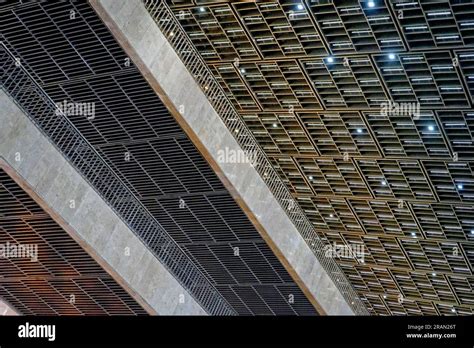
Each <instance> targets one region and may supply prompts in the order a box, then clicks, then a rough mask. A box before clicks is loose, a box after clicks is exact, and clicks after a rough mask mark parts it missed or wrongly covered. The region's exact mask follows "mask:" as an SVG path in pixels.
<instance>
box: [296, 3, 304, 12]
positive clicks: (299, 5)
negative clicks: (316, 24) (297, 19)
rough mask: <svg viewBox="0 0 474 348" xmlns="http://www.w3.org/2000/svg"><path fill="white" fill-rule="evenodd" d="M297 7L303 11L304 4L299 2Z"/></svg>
mask: <svg viewBox="0 0 474 348" xmlns="http://www.w3.org/2000/svg"><path fill="white" fill-rule="evenodd" d="M296 8H297V9H298V10H300V11H301V10H303V9H304V6H303V4H298V6H296Z"/></svg>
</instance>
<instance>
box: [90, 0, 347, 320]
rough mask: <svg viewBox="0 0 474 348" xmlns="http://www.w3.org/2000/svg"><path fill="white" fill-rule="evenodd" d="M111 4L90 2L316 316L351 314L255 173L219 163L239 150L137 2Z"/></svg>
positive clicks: (241, 166)
mask: <svg viewBox="0 0 474 348" xmlns="http://www.w3.org/2000/svg"><path fill="white" fill-rule="evenodd" d="M115 3H116V1H114V0H92V1H91V4H92V5H93V6H94V8H95V9H96V11H97V12H98V14H99V15H100V16H101V17H102V19H103V20H104V22H105V23H106V24H107V26H108V27H109V28H110V29H111V31H112V33H113V34H114V35H115V37H116V38H117V40H118V41H119V42H120V43H121V44H122V46H123V47H124V48H125V50H126V51H127V54H128V55H129V56H130V57H131V58H132V59H133V61H134V62H135V64H136V65H137V66H138V67H139V69H140V70H141V72H142V74H144V76H145V77H146V78H147V80H148V81H149V82H150V84H151V85H152V86H153V87H154V89H155V91H156V92H157V93H158V94H160V95H161V96H164V98H163V99H164V100H163V101H164V102H165V103H166V104H167V106H168V107H170V108H174V109H175V110H179V106H180V105H184V107H185V111H184V113H183V114H182V115H177V114H176V112H174V115H175V116H176V117H177V119H178V121H179V122H180V124H181V125H182V126H183V127H184V128H185V130H186V131H187V133H188V135H190V137H191V139H192V140H193V141H194V143H195V144H196V146H197V147H198V148H200V149H201V151H202V152H203V154H204V156H205V157H206V158H207V159H208V160H209V162H210V163H211V165H212V166H213V168H214V170H216V172H217V173H218V175H219V176H220V177H221V178H222V177H224V178H225V180H224V181H227V182H226V186H227V187H228V189H229V190H230V191H231V193H232V194H233V195H234V197H235V198H236V199H237V200H238V201H239V200H241V201H242V202H244V205H245V206H246V207H245V209H244V210H245V211H246V213H247V214H248V215H249V217H250V218H251V220H254V219H253V218H255V217H256V218H257V220H258V223H259V225H260V226H261V227H260V228H259V227H258V226H257V229H258V230H259V231H260V233H262V235H264V238H266V240H267V241H268V240H270V241H271V243H270V246H271V247H272V249H273V250H274V251H276V252H277V254H281V255H282V256H283V257H281V256H279V259H280V260H281V261H282V262H283V264H284V265H285V266H286V268H287V269H288V271H289V272H290V274H292V276H293V278H295V281H297V282H298V283H299V284H300V286H302V288H303V290H304V291H305V292H306V294H307V295H309V297H310V299H311V300H312V301H313V303H315V305H316V307H317V308H318V309H319V311H320V312H323V313H326V314H330V315H352V314H353V312H352V310H351V309H350V307H349V306H348V304H347V303H346V301H345V299H344V298H343V297H342V296H341V294H340V292H339V290H338V289H337V288H336V287H335V285H334V283H333V282H332V280H331V279H330V278H329V277H328V275H327V273H326V272H325V270H324V269H323V268H322V266H321V264H320V263H319V262H318V260H317V258H316V257H315V255H314V254H313V252H312V251H311V250H310V248H309V247H308V246H307V244H306V242H305V241H304V240H303V238H302V236H301V235H300V233H299V232H298V231H297V229H296V228H295V226H294V225H293V223H292V222H291V221H290V219H289V218H288V217H287V215H286V214H285V212H284V211H283V209H282V208H281V206H280V205H279V203H278V202H277V201H276V200H275V198H274V197H273V195H272V193H271V192H270V191H269V189H268V187H267V186H266V184H265V183H264V182H263V180H262V179H261V177H260V175H259V174H258V173H257V172H256V171H255V169H254V168H253V167H252V166H251V165H250V164H245V163H242V164H237V165H236V164H232V163H218V161H217V159H218V151H219V150H222V149H225V148H226V147H227V148H228V149H230V150H234V151H239V150H240V146H239V145H238V143H237V142H236V140H235V139H234V138H233V136H232V134H231V133H230V132H229V130H228V129H227V128H226V126H225V125H224V124H223V122H222V121H221V120H220V118H219V116H218V115H217V114H216V112H215V110H214V109H213V108H212V106H211V104H210V103H209V102H208V100H207V98H206V96H205V95H204V94H203V93H202V91H201V89H200V88H199V86H198V85H197V84H196V83H195V81H194V79H193V77H192V76H191V75H190V73H189V72H188V71H187V69H186V67H185V66H184V65H183V63H182V62H181V61H180V60H179V58H178V56H177V54H176V52H175V51H174V49H173V48H172V47H171V46H170V44H169V43H168V42H167V40H166V38H165V37H164V36H163V34H162V33H161V31H160V30H159V28H158V27H157V26H156V24H155V23H154V22H153V19H152V18H151V17H150V16H149V14H148V12H147V11H146V9H145V7H144V5H143V4H142V2H141V1H140V0H129V1H127V4H126V5H124V6H123V7H119V6H117V5H116V4H115ZM135 23H140V27H139V28H138V27H137V26H136V24H135ZM184 86H185V88H184ZM242 202H241V203H242Z"/></svg>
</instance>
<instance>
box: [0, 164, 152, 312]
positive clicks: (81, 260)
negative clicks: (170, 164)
mask: <svg viewBox="0 0 474 348" xmlns="http://www.w3.org/2000/svg"><path fill="white" fill-rule="evenodd" d="M0 244H1V245H2V246H3V249H2V250H4V251H5V250H10V249H9V248H10V247H8V245H11V246H16V247H17V248H19V246H20V245H22V246H23V247H24V248H25V247H27V246H29V245H31V246H33V247H35V248H37V249H35V250H37V251H34V250H33V249H30V250H31V252H30V254H28V255H26V254H25V255H22V257H16V256H20V255H14V256H15V257H1V258H0V274H1V275H0V297H2V298H3V299H4V300H6V301H7V302H8V303H9V304H10V305H12V306H13V308H14V309H15V310H16V311H18V312H19V313H20V314H24V315H147V312H146V311H145V310H144V309H143V308H142V307H141V306H140V305H139V304H138V303H137V302H136V301H135V300H134V299H133V298H132V297H131V296H130V295H129V294H128V293H127V292H126V291H125V290H124V289H123V288H122V287H121V286H120V285H119V284H117V282H116V281H115V280H114V279H113V278H112V277H111V276H110V275H109V274H108V273H107V272H106V271H105V270H103V269H102V267H100V266H99V265H98V264H97V263H96V262H95V261H94V259H93V258H92V257H91V256H89V255H88V254H87V252H86V251H84V250H83V249H82V247H81V246H80V245H79V244H77V243H76V242H75V241H74V240H73V239H72V238H71V237H70V236H69V235H68V234H67V232H66V231H64V230H63V229H62V228H61V227H60V226H59V225H58V224H57V223H56V222H55V221H54V220H53V219H52V218H51V217H50V216H49V215H48V214H47V213H46V212H45V211H44V210H43V209H42V208H41V207H40V206H39V205H38V204H37V203H36V202H35V201H34V200H33V199H31V198H30V196H29V195H28V194H27V193H26V192H25V191H23V189H22V188H21V187H20V186H18V184H17V183H16V182H15V181H14V180H13V179H12V178H10V176H8V174H7V173H6V172H5V171H4V170H3V169H0ZM11 250H12V249H11ZM36 253H37V254H36ZM35 254H36V256H35ZM12 255H13V254H12ZM7 256H8V255H7ZM24 256H26V257H24ZM28 256H29V257H28ZM31 257H34V258H36V257H37V260H35V259H32V258H31Z"/></svg>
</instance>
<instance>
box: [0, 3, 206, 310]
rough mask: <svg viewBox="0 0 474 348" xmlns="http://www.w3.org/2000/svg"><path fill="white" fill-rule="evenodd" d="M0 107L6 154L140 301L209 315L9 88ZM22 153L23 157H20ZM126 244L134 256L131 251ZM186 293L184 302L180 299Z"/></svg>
mask: <svg viewBox="0 0 474 348" xmlns="http://www.w3.org/2000/svg"><path fill="white" fill-rule="evenodd" d="M116 3H122V2H116ZM115 6H116V5H115ZM117 8H122V7H121V6H117ZM127 8H128V7H127ZM0 110H1V113H0V124H1V125H2V126H1V127H0V158H2V159H3V160H4V161H5V162H6V163H7V164H8V165H9V166H10V167H12V168H13V169H14V170H15V171H16V173H17V175H19V176H20V177H21V178H22V179H23V180H24V181H25V182H26V183H27V184H28V186H29V187H30V188H31V189H33V191H34V192H35V193H36V194H37V195H38V196H39V197H40V198H41V199H42V200H43V201H44V203H45V204H46V205H47V206H48V208H49V210H50V211H52V212H53V213H54V214H55V215H56V216H58V217H59V218H61V219H62V220H64V221H63V222H66V223H67V224H68V225H69V226H70V228H67V227H68V226H64V223H60V224H61V225H62V226H63V227H66V230H67V231H68V232H69V233H70V234H71V233H73V234H74V235H73V237H74V238H75V239H76V240H78V241H79V242H80V244H81V245H82V246H83V247H84V248H85V249H86V250H88V251H89V252H90V253H91V255H92V256H93V257H94V258H95V259H96V260H97V261H98V262H99V263H100V264H101V265H102V266H103V267H104V268H105V269H107V270H108V271H110V272H111V273H112V275H113V276H114V278H116V280H118V281H119V283H120V284H122V285H123V286H124V287H125V288H126V289H127V290H130V292H131V293H135V298H137V300H138V301H139V303H142V304H145V305H147V306H148V307H149V310H150V309H151V311H152V312H155V313H157V314H160V315H178V314H179V315H205V314H206V313H205V311H204V310H203V309H202V308H201V306H200V305H199V304H198V303H197V302H196V301H195V300H194V299H193V298H192V297H191V296H190V295H189V293H188V292H187V291H186V290H185V289H184V288H183V287H182V286H181V285H180V284H179V283H178V281H177V280H176V279H175V278H174V277H173V276H172V275H171V274H170V273H169V272H168V270H167V269H166V268H165V267H164V266H163V265H162V264H161V263H160V262H159V261H158V259H156V257H155V256H154V255H153V254H152V253H151V252H150V251H149V250H148V249H147V248H146V246H145V245H144V244H143V243H142V242H141V241H140V240H139V239H138V237H137V236H136V235H135V234H134V233H133V232H132V231H131V230H130V229H129V228H128V227H127V226H126V225H125V224H124V223H123V222H122V220H120V218H119V217H118V216H117V215H116V214H115V213H114V212H113V211H112V209H111V208H110V207H109V206H108V205H107V204H106V203H105V202H104V201H103V200H102V198H101V197H100V196H99V195H98V194H97V193H96V192H95V191H94V190H93V189H92V188H91V187H90V185H89V184H88V183H87V182H86V181H85V180H84V178H83V177H82V176H81V175H80V174H79V173H78V172H77V171H76V170H75V169H74V168H73V167H72V166H71V165H70V164H69V163H68V162H67V161H66V160H65V158H64V157H63V156H62V155H61V153H60V152H59V151H58V150H57V149H56V148H54V146H53V145H52V144H51V142H50V141H49V140H48V139H47V138H46V137H45V136H44V135H43V134H42V133H41V132H40V131H39V130H38V129H37V128H36V127H35V125H34V124H33V123H32V122H31V121H30V120H29V119H28V117H27V116H26V115H25V114H24V113H23V112H22V111H21V110H20V109H18V107H17V106H16V105H15V104H14V103H13V102H12V101H11V100H10V98H9V97H8V96H7V95H6V94H5V93H4V92H3V91H0ZM17 153H20V155H21V161H15V155H16V154H17ZM71 200H74V201H75V208H74V209H72V208H70V206H69V203H70V201H71ZM126 247H128V248H130V256H126V255H125V254H126V253H125V248H126ZM117 278H118V279H117ZM180 295H181V296H184V303H180Z"/></svg>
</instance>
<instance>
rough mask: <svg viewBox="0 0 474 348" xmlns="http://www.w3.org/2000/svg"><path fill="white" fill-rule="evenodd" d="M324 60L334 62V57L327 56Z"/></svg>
mask: <svg viewBox="0 0 474 348" xmlns="http://www.w3.org/2000/svg"><path fill="white" fill-rule="evenodd" d="M326 61H327V62H328V63H334V58H333V57H327V58H326Z"/></svg>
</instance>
